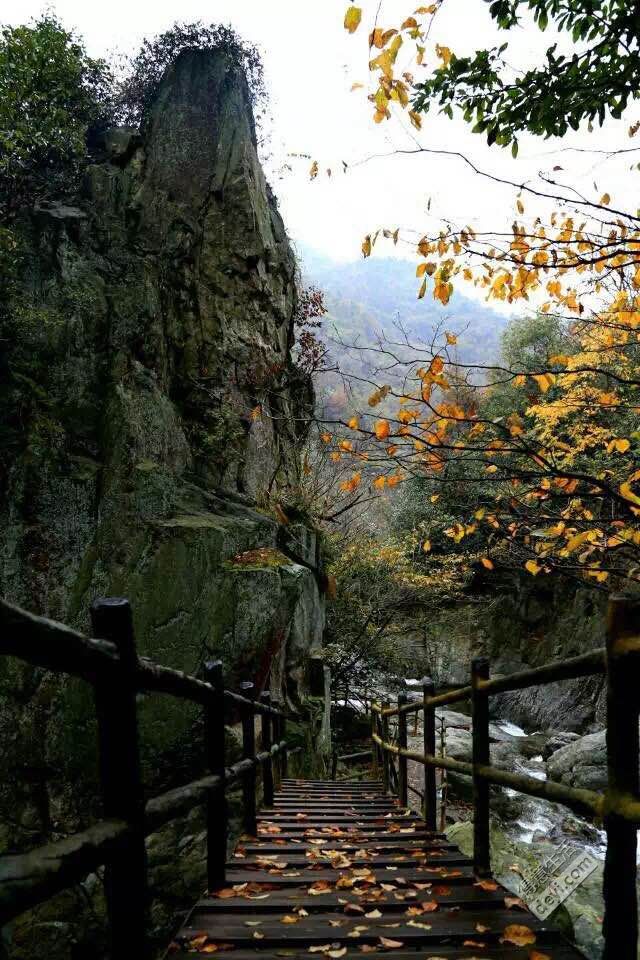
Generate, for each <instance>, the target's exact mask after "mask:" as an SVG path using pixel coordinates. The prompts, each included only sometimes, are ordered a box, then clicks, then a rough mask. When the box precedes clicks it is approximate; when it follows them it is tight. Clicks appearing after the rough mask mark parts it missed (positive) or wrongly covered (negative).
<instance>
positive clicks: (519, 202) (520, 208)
mask: <svg viewBox="0 0 640 960" xmlns="http://www.w3.org/2000/svg"><path fill="white" fill-rule="evenodd" d="M516 208H517V210H518V213H524V203H523V202H522V200H517V201H516Z"/></svg>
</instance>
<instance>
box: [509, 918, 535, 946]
mask: <svg viewBox="0 0 640 960" xmlns="http://www.w3.org/2000/svg"><path fill="white" fill-rule="evenodd" d="M500 941H501V943H513V944H515V945H516V947H526V946H527V944H529V943H535V942H536V935H535V933H534V932H533V930H531V929H530V928H529V927H525V926H524V925H523V924H520V923H511V924H509V926H508V927H505V929H504V932H503V934H502V936H501V938H500Z"/></svg>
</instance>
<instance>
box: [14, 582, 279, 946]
mask: <svg viewBox="0 0 640 960" xmlns="http://www.w3.org/2000/svg"><path fill="white" fill-rule="evenodd" d="M91 623H92V631H93V634H94V636H93V638H88V637H85V636H83V635H82V634H80V633H77V632H76V631H75V630H71V629H70V628H69V627H66V626H64V625H63V624H60V623H55V622H54V621H52V620H47V619H45V618H43V617H37V616H34V615H33V614H30V613H27V612H26V611H25V610H21V609H20V608H19V607H16V606H13V605H12V604H10V603H7V602H6V601H3V600H0V654H5V655H10V656H13V657H18V658H19V659H21V660H23V661H26V662H28V663H30V664H33V665H35V666H37V667H42V668H45V669H47V670H52V671H55V672H59V673H66V674H70V675H72V676H75V677H80V678H82V679H83V680H85V681H87V682H88V683H90V684H91V685H92V686H93V690H94V697H95V707H96V715H97V722H98V750H99V759H100V783H101V792H102V805H103V816H104V819H102V820H100V821H99V822H97V823H95V824H93V825H92V826H90V827H88V828H87V829H86V830H83V831H82V832H81V833H77V834H75V835H73V836H69V837H67V838H65V839H64V840H60V841H58V842H55V843H51V844H48V845H47V846H44V847H40V848H39V849H36V850H32V851H30V852H28V853H23V854H15V855H10V856H4V857H0V927H1V926H3V925H4V924H6V923H7V922H8V921H10V920H12V919H13V918H14V917H16V916H17V915H19V914H20V913H22V912H24V911H25V910H28V909H30V908H31V907H34V906H36V905H37V904H39V903H42V902H43V901H45V900H48V899H50V898H51V897H53V896H54V895H55V894H57V893H58V892H60V891H61V890H64V889H65V888H67V887H69V886H72V885H73V884H75V883H77V882H79V881H81V880H83V879H84V878H85V877H86V876H87V875H88V874H89V873H92V872H94V871H95V870H96V869H98V868H99V867H102V866H104V867H105V889H106V899H107V909H108V916H109V929H110V942H111V950H110V956H111V957H112V958H113V960H124V958H128V957H141V958H142V957H148V956H149V951H150V942H149V938H148V923H147V919H148V908H149V894H148V881H147V860H146V850H145V837H146V836H147V835H148V834H150V833H153V832H155V831H156V830H158V829H159V828H160V827H162V826H163V825H164V824H166V823H168V822H170V821H171V820H174V819H175V818H176V817H178V816H181V815H182V814H185V813H187V812H188V811H189V810H190V809H191V808H192V807H194V806H196V805H197V804H204V805H206V819H207V883H208V887H209V889H215V888H218V887H222V886H224V883H225V865H226V859H227V835H228V816H227V803H226V793H225V792H226V789H227V788H228V787H230V786H231V785H232V784H235V783H238V782H241V783H242V793H243V821H244V822H243V826H244V830H245V832H247V833H250V834H254V835H255V832H256V803H257V800H256V786H257V783H256V774H257V771H258V769H259V768H261V769H262V785H263V793H264V802H265V804H267V805H270V804H272V803H273V790H274V778H275V779H279V778H281V777H283V776H286V772H287V741H286V715H285V712H284V711H283V710H282V709H277V708H276V707H274V706H273V705H272V704H271V702H270V695H269V693H266V692H265V693H262V694H261V695H260V699H259V701H257V700H255V699H254V698H253V684H252V683H243V684H241V688H242V691H243V692H242V693H241V694H239V693H235V692H232V691H231V690H225V688H224V680H223V666H222V662H221V661H220V660H217V661H213V662H209V663H207V664H205V667H204V678H203V679H198V678H196V677H192V676H189V675H187V674H185V673H182V672H180V671H179V670H173V669H171V668H168V667H164V666H161V665H160V664H157V663H153V662H152V661H150V660H147V659H145V658H142V657H138V656H137V654H136V648H135V637H134V631H133V621H132V616H131V607H130V605H129V602H128V601H127V600H125V599H120V598H110V599H103V600H97V601H95V602H94V604H93V605H92V608H91ZM140 692H146V693H150V692H153V693H163V694H169V695H170V696H173V697H179V698H181V699H186V700H190V701H192V702H194V703H197V704H199V705H200V706H201V707H202V708H203V711H204V721H205V722H204V740H205V743H204V746H205V756H206V762H207V766H208V770H209V773H208V775H207V776H205V777H203V778H201V779H199V780H195V781H192V782H191V783H188V784H187V785H186V786H183V787H178V788H177V789H174V790H170V791H168V792H167V793H164V794H162V795H161V796H157V797H154V798H153V799H151V800H148V801H147V802H146V803H145V801H144V796H143V785H142V780H141V773H140V753H139V741H138V719H137V710H136V695H137V694H138V693H140ZM228 704H229V705H232V706H233V707H234V708H236V710H238V711H239V712H240V713H241V716H242V735H243V749H242V759H241V760H239V761H238V762H237V763H235V764H233V765H232V766H230V767H227V766H226V761H225V707H226V706H227V705H228ZM256 714H259V715H260V717H261V724H262V729H261V740H262V744H261V750H260V752H259V753H257V752H256V742H255V722H254V718H255V716H256Z"/></svg>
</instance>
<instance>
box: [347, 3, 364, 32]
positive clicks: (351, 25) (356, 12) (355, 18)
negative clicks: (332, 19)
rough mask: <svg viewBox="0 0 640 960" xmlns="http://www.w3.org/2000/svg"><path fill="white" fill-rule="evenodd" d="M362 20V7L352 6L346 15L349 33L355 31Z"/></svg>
mask: <svg viewBox="0 0 640 960" xmlns="http://www.w3.org/2000/svg"><path fill="white" fill-rule="evenodd" d="M361 20H362V9H361V8H360V7H354V6H351V7H349V9H348V10H347V12H346V13H345V15H344V28H345V30H348V31H349V33H355V32H356V30H357V29H358V27H359V26H360V21H361Z"/></svg>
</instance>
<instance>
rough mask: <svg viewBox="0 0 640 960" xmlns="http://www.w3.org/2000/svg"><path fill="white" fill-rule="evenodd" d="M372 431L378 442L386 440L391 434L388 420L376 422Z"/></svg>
mask: <svg viewBox="0 0 640 960" xmlns="http://www.w3.org/2000/svg"><path fill="white" fill-rule="evenodd" d="M373 429H374V433H375V435H376V437H377V439H378V440H386V439H387V437H388V436H389V434H390V433H391V427H390V426H389V421H388V420H376V422H375V425H374V428H373Z"/></svg>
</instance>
